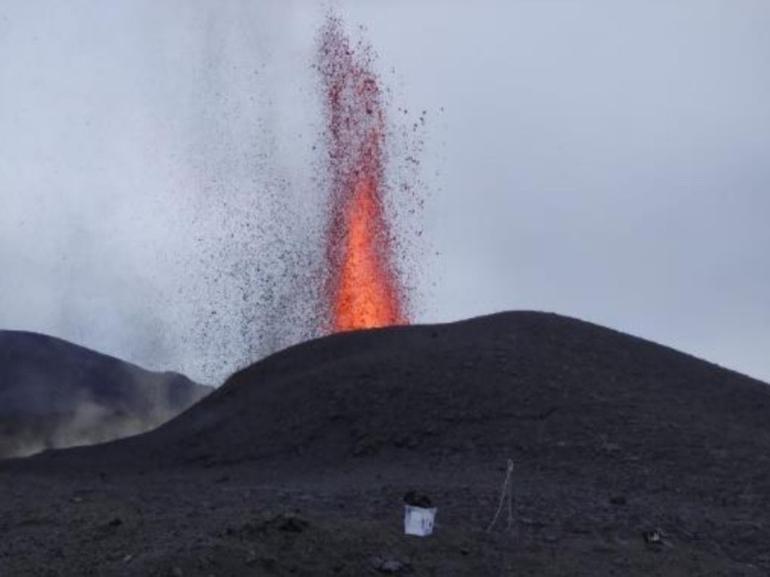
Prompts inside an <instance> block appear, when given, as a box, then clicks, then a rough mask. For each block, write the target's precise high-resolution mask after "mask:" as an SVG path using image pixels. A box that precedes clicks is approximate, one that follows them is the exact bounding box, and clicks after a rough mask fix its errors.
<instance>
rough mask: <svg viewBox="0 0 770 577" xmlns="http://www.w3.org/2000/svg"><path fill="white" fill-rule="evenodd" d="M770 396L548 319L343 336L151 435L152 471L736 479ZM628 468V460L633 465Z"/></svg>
mask: <svg viewBox="0 0 770 577" xmlns="http://www.w3.org/2000/svg"><path fill="white" fill-rule="evenodd" d="M769 415H770V387H768V386H767V385H766V384H764V383H762V382H759V381H756V380H753V379H750V378H748V377H745V376H742V375H740V374H737V373H734V372H731V371H728V370H725V369H722V368H720V367H718V366H715V365H713V364H710V363H707V362H704V361H701V360H699V359H696V358H694V357H691V356H688V355H685V354H682V353H679V352H677V351H674V350H672V349H669V348H666V347H663V346H660V345H657V344H654V343H651V342H648V341H644V340H642V339H639V338H635V337H631V336H628V335H625V334H622V333H619V332H616V331H613V330H609V329H606V328H602V327H600V326H596V325H593V324H590V323H586V322H582V321H578V320H575V319H570V318H566V317H561V316H557V315H552V314H543V313H529V312H518V313H504V314H498V315H493V316H488V317H483V318H478V319H474V320H470V321H465V322H459V323H453V324H446V325H437V326H414V327H395V328H388V329H382V330H375V331H365V332H355V333H347V334H338V335H333V336H330V337H326V338H323V339H319V340H315V341H311V342H307V343H304V344H301V345H298V346H296V347H292V348H290V349H287V350H285V351H283V352H280V353H278V354H275V355H273V356H271V357H269V358H267V359H265V360H263V361H260V362H259V363H256V364H255V365H253V366H251V367H249V368H247V369H244V370H242V371H240V372H238V373H236V374H235V375H233V376H232V377H231V378H230V379H229V380H228V381H227V382H226V383H225V384H224V385H223V386H222V387H221V388H220V389H218V390H217V391H216V392H215V393H213V394H212V395H211V396H210V397H208V398H207V399H205V400H204V401H203V402H201V403H200V404H198V405H197V406H196V407H194V408H193V409H192V410H190V411H188V412H186V413H185V414H184V415H182V416H180V417H179V418H177V419H174V420H173V421H171V422H169V423H168V424H166V425H164V426H163V427H161V428H160V429H158V430H157V431H156V432H154V433H153V434H152V435H148V436H145V437H142V438H139V439H137V440H136V443H135V444H136V445H137V446H141V447H142V453H143V454H148V453H151V452H154V453H155V455H156V457H157V458H158V460H159V462H162V463H169V462H171V461H173V462H176V463H180V462H206V463H208V464H209V465H212V464H216V463H238V462H241V461H253V460H258V461H262V460H265V461H268V462H270V461H276V460H277V461H283V460H287V459H288V460H290V459H292V458H296V457H299V458H301V460H302V461H303V462H304V463H306V464H310V463H316V464H319V465H338V464H340V463H343V462H350V461H357V460H362V459H380V460H384V461H387V462H407V461H410V460H411V461H414V460H420V461H423V462H427V461H430V462H435V461H441V460H442V459H446V458H447V457H449V456H452V455H463V459H467V460H470V461H474V462H476V461H478V462H492V461H494V462H502V463H504V462H505V459H506V458H507V457H512V458H514V460H525V459H527V460H532V459H534V460H538V461H542V462H546V461H547V460H549V459H553V460H557V461H558V462H559V463H560V466H562V467H574V468H581V469H584V468H585V467H587V466H588V467H590V466H594V465H600V464H601V463H617V462H621V461H627V462H628V463H631V464H633V463H647V462H654V463H655V467H656V469H659V470H661V471H663V470H665V471H667V472H668V473H670V474H676V475H677V476H684V477H686V476H687V475H695V476H699V475H703V474H704V473H705V472H706V471H708V472H710V473H711V474H713V475H715V476H716V477H711V481H712V482H715V481H716V479H717V478H719V477H720V476H732V475H734V473H735V472H734V471H731V470H728V469H726V468H725V463H726V462H727V461H726V457H724V456H722V457H720V455H728V456H729V457H730V460H732V459H752V458H753V459H757V458H760V459H764V458H766V457H764V456H763V455H768V454H770V420H768V416H769ZM632 468H633V467H632Z"/></svg>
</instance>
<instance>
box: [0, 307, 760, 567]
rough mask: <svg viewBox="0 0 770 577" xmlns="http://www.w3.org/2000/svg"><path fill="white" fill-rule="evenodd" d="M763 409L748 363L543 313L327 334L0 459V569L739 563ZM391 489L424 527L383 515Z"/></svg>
mask: <svg viewBox="0 0 770 577" xmlns="http://www.w3.org/2000/svg"><path fill="white" fill-rule="evenodd" d="M769 410H770V388H768V386H767V385H765V384H763V383H761V382H758V381H755V380H752V379H749V378H747V377H744V376H742V375H738V374H736V373H733V372H730V371H726V370H724V369H721V368H719V367H717V366H715V365H712V364H709V363H706V362H703V361H701V360H698V359H695V358H693V357H690V356H687V355H683V354H681V353H678V352H676V351H673V350H671V349H668V348H665V347H661V346H659V345H656V344H653V343H650V342H646V341H643V340H641V339H637V338H634V337H630V336H628V335H624V334H621V333H618V332H615V331H612V330H608V329H605V328H602V327H599V326H595V325H592V324H588V323H584V322H581V321H578V320H574V319H569V318H565V317H560V316H556V315H550V314H542V313H529V312H517V313H505V314H499V315H494V316H489V317H484V318H479V319H474V320H470V321H466V322H460V323H455V324H448V325H438V326H416V327H405V328H390V329H384V330H376V331H368V332H360V333H350V334H340V335H336V336H332V337H328V338H324V339H320V340H316V341H312V342H308V343H304V344H302V345H299V346H296V347H293V348H291V349H288V350H285V351H283V352H281V353H279V354H276V355H273V356H272V357H269V358H267V359H265V360H263V361H261V362H259V363H257V364H255V365H253V366H251V367H249V368H247V369H245V370H243V371H241V372H239V373H237V374H235V375H233V377H232V378H231V379H229V380H228V382H227V383H225V385H224V386H223V387H221V388H220V389H219V390H217V391H216V392H214V393H213V394H212V395H210V396H209V397H207V398H206V399H204V400H203V401H201V402H200V403H198V404H197V405H195V406H194V407H192V408H191V409H190V410H189V411H187V412H185V413H183V414H182V415H180V416H179V417H177V418H176V419H174V420H172V421H170V422H169V423H167V424H166V425H163V426H162V427H160V428H158V429H156V430H155V431H152V432H150V433H147V434H145V435H140V436H138V437H133V438H130V439H124V440H120V441H116V442H113V443H108V444H105V445H99V446H95V447H86V448H82V449H72V450H66V451H54V452H50V453H45V454H43V455H41V456H39V457H34V458H32V459H25V460H19V461H15V462H4V463H0V489H2V491H0V533H3V534H4V535H6V536H7V538H5V539H4V540H3V541H2V542H0V573H2V574H5V573H8V574H10V575H17V574H18V575H41V576H42V575H48V574H49V573H48V572H46V571H50V572H51V573H50V574H54V573H56V574H59V575H78V576H80V575H86V574H98V575H109V576H111V575H115V576H118V575H120V576H121V577H122V576H125V575H131V576H134V575H135V576H137V577H140V576H146V575H158V576H165V575H184V576H185V577H190V576H193V577H206V576H208V575H217V576H219V577H224V576H233V577H236V576H237V577H242V576H243V575H304V576H308V577H311V576H312V577H315V576H317V575H350V576H353V575H355V576H360V575H372V576H374V575H381V574H383V573H388V572H394V573H397V574H403V575H414V576H415V577H417V576H423V575H424V576H429V575H442V576H455V577H478V576H481V575H517V576H520V575H524V576H530V577H544V576H553V577H556V576H566V575H625V576H632V577H641V576H647V575H661V576H664V575H665V576H672V577H673V576H676V577H682V576H685V575H699V576H711V577H717V576H719V577H721V576H728V575H729V576H730V577H733V576H747V577H748V576H751V577H759V576H760V575H767V574H768V572H770V553H768V543H770V522H768V519H770V458H769V455H770V420H769V419H768V411H769ZM508 458H513V459H514V460H515V463H516V467H515V470H514V474H513V476H512V479H511V486H512V492H513V495H514V496H515V503H514V504H513V507H512V508H511V524H510V527H506V521H505V517H506V513H503V515H502V519H501V520H500V523H498V525H496V526H495V528H494V530H493V531H491V532H490V531H487V530H486V528H487V527H488V525H489V523H490V521H491V519H492V518H493V516H494V513H495V510H496V508H497V506H498V500H499V495H500V483H501V482H502V480H503V477H504V472H505V464H506V459H508ZM54 481H55V482H54ZM411 489H417V490H419V491H421V492H426V493H427V494H428V495H430V497H431V498H432V499H433V502H434V504H435V505H437V506H438V508H439V513H438V515H439V516H438V521H437V522H438V525H437V531H436V533H435V534H434V535H433V536H432V537H430V538H428V539H416V538H413V537H405V536H404V535H403V530H402V525H401V523H402V521H401V514H402V509H401V507H402V501H401V499H402V497H403V495H404V494H405V493H406V491H408V490H411ZM650 531H658V534H659V535H661V536H662V542H660V543H649V542H645V539H644V538H643V535H645V534H647V535H649V533H648V532H650ZM41 544H43V545H42V546H41ZM41 560H42V563H41ZM384 560H388V562H385V561H384ZM41 568H44V569H41ZM89 572H90V573H89Z"/></svg>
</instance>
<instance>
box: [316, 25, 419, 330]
mask: <svg viewBox="0 0 770 577" xmlns="http://www.w3.org/2000/svg"><path fill="white" fill-rule="evenodd" d="M321 38H322V42H321V59H320V70H321V73H322V75H323V80H324V87H325V91H326V113H327V121H328V126H327V137H328V143H327V144H328V148H329V181H330V182H329V184H330V187H331V191H330V192H331V194H330V219H329V220H330V224H329V228H328V231H327V265H328V266H327V279H326V298H327V299H328V308H329V316H330V318H329V325H330V328H331V330H333V331H347V330H355V329H365V328H372V327H381V326H387V325H394V324H407V323H408V318H407V316H406V313H405V307H404V299H403V292H404V291H403V286H402V284H401V282H400V279H399V278H398V275H397V273H396V271H395V268H394V266H393V262H392V260H393V258H392V247H391V242H390V236H389V229H390V227H389V225H388V221H387V215H386V211H385V206H384V203H383V194H384V191H385V187H384V184H383V174H384V170H383V168H384V158H383V146H384V141H385V136H386V130H385V129H386V124H385V115H384V112H383V107H382V96H381V92H380V89H379V85H378V82H377V77H376V76H375V75H374V74H373V73H372V72H371V70H370V67H369V64H370V58H369V52H368V50H367V48H366V47H363V48H361V47H359V50H358V51H356V50H353V49H352V48H351V46H350V43H349V41H348V39H347V37H346V36H345V34H344V32H343V30H342V26H341V23H340V21H339V20H338V19H336V18H332V17H330V18H329V20H328V21H327V25H326V27H325V28H324V30H323V32H322V37H321Z"/></svg>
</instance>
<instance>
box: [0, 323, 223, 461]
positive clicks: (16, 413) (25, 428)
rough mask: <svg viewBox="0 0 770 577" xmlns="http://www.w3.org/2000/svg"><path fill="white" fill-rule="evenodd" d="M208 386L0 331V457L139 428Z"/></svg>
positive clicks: (196, 397)
mask: <svg viewBox="0 0 770 577" xmlns="http://www.w3.org/2000/svg"><path fill="white" fill-rule="evenodd" d="M209 391H210V389H209V388H208V387H204V386H201V385H198V384H196V383H193V382H192V381H190V380H189V379H188V378H187V377H185V376H183V375H180V374H177V373H155V372H150V371H146V370H144V369H141V368H139V367H137V366H135V365H132V364H129V363H126V362H123V361H120V360H118V359H116V358H113V357H109V356H107V355H103V354H100V353H97V352H94V351H91V350H89V349H86V348H83V347H80V346H77V345H74V344H72V343H68V342H66V341H64V340H61V339H57V338H53V337H50V336H46V335H41V334H36V333H29V332H20V331H0V458H4V457H10V456H17V455H23V454H29V453H32V452H36V451H39V450H43V449H47V448H53V447H64V446H69V445H79V444H90V443H95V442H100V441H107V440H111V439H115V438H118V437H122V436H127V435H130V434H136V433H139V432H143V431H146V430H148V429H150V428H152V427H155V426H157V425H159V424H161V423H163V422H165V421H167V420H168V419H169V418H171V417H173V416H175V415H177V414H179V413H180V412H181V411H183V410H184V409H186V408H187V407H189V406H190V405H192V404H193V403H195V402H196V401H198V400H200V399H201V398H203V397H204V396H205V395H206V394H207V393H208V392H209Z"/></svg>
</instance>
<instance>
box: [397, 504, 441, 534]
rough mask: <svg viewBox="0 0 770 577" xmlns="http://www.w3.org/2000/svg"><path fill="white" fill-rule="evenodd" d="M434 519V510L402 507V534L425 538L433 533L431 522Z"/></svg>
mask: <svg viewBox="0 0 770 577" xmlns="http://www.w3.org/2000/svg"><path fill="white" fill-rule="evenodd" d="M435 518H436V508H435V507H434V508H431V509H425V508H423V507H413V506H411V505H405V506H404V533H406V534H407V535H417V536H418V537H427V536H428V535H430V534H431V533H433V522H434V520H435Z"/></svg>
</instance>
